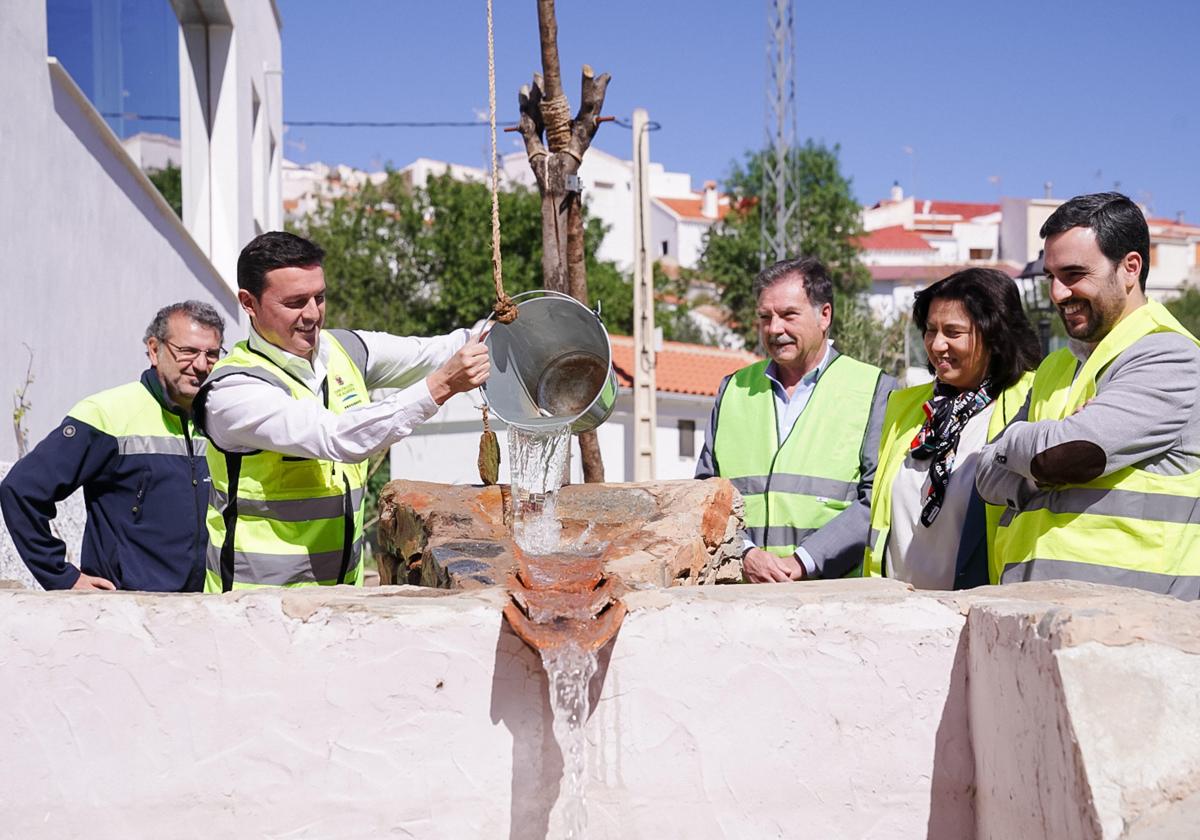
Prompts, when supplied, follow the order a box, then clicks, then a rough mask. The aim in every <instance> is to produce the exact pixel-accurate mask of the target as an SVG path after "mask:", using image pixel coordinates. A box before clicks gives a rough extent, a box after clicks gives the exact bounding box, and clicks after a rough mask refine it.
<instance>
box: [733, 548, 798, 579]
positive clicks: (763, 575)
mask: <svg viewBox="0 0 1200 840" xmlns="http://www.w3.org/2000/svg"><path fill="white" fill-rule="evenodd" d="M742 572H743V574H745V576H746V580H748V581H750V582H751V583H786V582H787V581H789V580H803V579H804V567H803V566H801V565H800V561H799V560H797V559H796V555H794V554H789V555H788V556H787V557H776V556H775V555H774V554H772V553H770V552H769V551H763V550H762V549H761V548H752V549H750V550H749V551H747V552H746V554H745V556H744V557H742Z"/></svg>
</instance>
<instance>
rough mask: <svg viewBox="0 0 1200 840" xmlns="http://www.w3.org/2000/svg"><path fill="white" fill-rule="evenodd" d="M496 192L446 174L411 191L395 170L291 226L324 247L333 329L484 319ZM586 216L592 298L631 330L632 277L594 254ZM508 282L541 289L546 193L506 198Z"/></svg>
mask: <svg viewBox="0 0 1200 840" xmlns="http://www.w3.org/2000/svg"><path fill="white" fill-rule="evenodd" d="M491 213H492V210H491V193H490V191H489V189H488V187H487V185H486V184H481V183H476V182H465V181H457V180H454V179H453V178H451V177H450V176H448V175H444V176H440V177H435V178H431V179H430V180H429V182H428V184H427V185H426V186H425V187H424V188H421V187H413V186H412V185H410V184H409V183H408V181H407V179H406V178H404V177H403V176H402V175H400V174H399V173H397V172H390V173H389V174H388V177H387V180H386V181H384V182H383V183H382V184H378V185H376V184H367V185H365V186H364V187H363V188H362V189H361V190H360V191H358V192H356V193H354V194H353V195H348V196H343V197H341V198H338V199H336V200H334V201H333V202H332V203H330V204H328V205H326V206H324V207H322V208H321V209H320V210H318V211H317V212H316V213H315V214H313V215H311V216H309V217H307V218H305V219H301V220H300V221H299V222H298V223H296V224H294V225H292V226H291V229H293V230H294V231H295V232H296V233H299V234H301V235H303V236H307V237H308V238H310V239H312V240H314V241H315V242H317V243H318V244H320V245H321V246H322V247H323V248H325V250H326V253H327V256H326V258H325V280H326V284H327V286H328V290H327V293H326V308H327V316H326V317H327V320H328V323H329V325H330V326H343V327H355V328H358V329H372V330H384V331H387V332H392V333H398V334H401V335H405V334H421V335H432V334H438V333H444V332H448V331H450V330H452V329H455V328H457V327H461V326H465V325H470V324H472V323H474V322H475V321H477V320H478V319H480V318H483V317H485V316H486V315H487V314H488V313H489V312H490V311H491V307H492V302H493V301H494V299H495V290H494V288H493V285H492V263H491V259H492V229H491V219H492V216H491ZM604 232H605V231H604V227H603V225H602V224H601V222H600V220H599V219H588V220H587V222H586V231H585V242H586V245H585V247H586V252H587V254H588V255H589V256H588V290H589V296H590V302H591V303H592V305H595V304H596V303H597V302H599V303H600V304H601V305H602V309H603V314H604V321H605V324H606V325H607V326H608V328H609V329H610V330H612V331H613V332H618V333H628V332H629V331H630V330H631V329H632V325H633V314H632V308H633V300H632V292H631V290H630V285H629V281H628V279H627V278H626V277H625V276H624V275H622V274H621V272H620V271H619V270H618V269H617V268H616V266H615V265H613V264H612V263H608V262H602V261H599V260H596V259H595V258H594V256H592V255H593V254H595V252H596V249H597V248H598V247H599V245H600V242H601V241H602V239H603V238H604ZM500 235H501V251H502V256H503V269H504V288H505V291H506V292H508V293H509V294H510V295H512V294H516V293H518V292H522V291H527V290H530V289H540V288H541V287H542V277H541V259H542V242H541V237H542V227H541V199H540V197H539V196H538V194H537V193H536V192H535V191H532V190H529V189H526V188H523V187H519V186H518V187H513V188H511V189H506V190H505V191H504V192H502V193H501V194H500Z"/></svg>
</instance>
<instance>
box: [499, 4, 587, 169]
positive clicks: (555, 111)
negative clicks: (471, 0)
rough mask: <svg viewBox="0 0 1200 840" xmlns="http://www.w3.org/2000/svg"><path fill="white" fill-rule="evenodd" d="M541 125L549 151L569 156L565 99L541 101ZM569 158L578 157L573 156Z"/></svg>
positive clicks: (569, 143) (558, 97) (569, 112)
mask: <svg viewBox="0 0 1200 840" xmlns="http://www.w3.org/2000/svg"><path fill="white" fill-rule="evenodd" d="M489 2H490V0H489ZM542 123H543V124H545V126H546V142H547V144H548V145H549V146H550V151H552V152H567V153H568V154H570V151H569V149H568V148H567V147H568V146H570V145H571V106H570V105H569V104H568V103H567V97H565V96H556V97H554V98H553V99H543V100H542ZM571 156H572V157H574V158H578V157H579V156H578V155H575V154H572V155H571Z"/></svg>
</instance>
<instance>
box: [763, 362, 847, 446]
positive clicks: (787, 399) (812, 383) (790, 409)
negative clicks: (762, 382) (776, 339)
mask: <svg viewBox="0 0 1200 840" xmlns="http://www.w3.org/2000/svg"><path fill="white" fill-rule="evenodd" d="M832 347H833V342H832V341H828V340H827V341H826V343H825V355H824V356H822V357H821V361H820V362H818V363H817V366H816V367H814V368H813V369H812V370H810V371H809V372H808V373H806V374H804V376H802V377H801V378H800V381H799V382H797V383H796V387H795V389H793V390H792V394H791V396H788V392H787V388H785V387H783V383H782V382H780V381H779V366H778V365H777V364H775V362H773V361H772V362H771V363H770V364H769V365H767V369H766V370H765V371H764V373H765V374H766V377H767V379H768V380H770V382H771V393H773V394H774V395H775V422H776V424H777V426H778V431H779V443H780V444H782V443H783V442H784V440H786V439H787V436H788V435H789V434H791V431H792V427H793V426H795V425H796V421H797V420H799V419H800V415H801V414H803V413H804V409H805V407H806V406H807V405H808V400H809V398H810V397H812V393H813V389H814V388H816V387H817V380H818V379H820V378H821V374H822V373H824V371H825V368H827V367H829V362H830V361H832V358H831V357H832V356H833V354H832V353H831V352H830V349H831V348H832Z"/></svg>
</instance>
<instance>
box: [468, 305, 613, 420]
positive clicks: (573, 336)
mask: <svg viewBox="0 0 1200 840" xmlns="http://www.w3.org/2000/svg"><path fill="white" fill-rule="evenodd" d="M522 298H524V300H522ZM513 300H514V301H516V302H517V320H515V321H513V322H512V323H511V324H501V323H500V322H498V321H496V322H493V323H492V324H491V329H490V330H489V332H488V334H487V337H486V338H485V339H484V344H486V345H487V348H488V352H489V353H490V354H491V358H492V373H491V376H490V377H488V381H487V382H486V383H484V385H483V398H484V399H485V400H486V401H487V404H488V408H489V409H491V411H492V412H493V413H495V415H496V416H497V417H499V418H500V419H501V420H503V421H504V422H505V423H507V424H508V425H510V426H520V427H522V428H525V429H535V430H545V429H549V428H552V427H554V426H561V425H563V424H564V423H568V424H570V426H571V431H572V432H574V433H575V434H578V433H580V432H587V431H591V430H592V429H594V428H596V427H597V426H599V425H600V424H601V423H603V422H604V421H605V420H607V419H608V417H609V415H610V414H612V412H613V407H614V406H615V405H616V402H617V377H616V374H615V373H613V369H612V345H611V344H610V343H609V341H608V331H607V330H605V329H604V324H603V323H602V322H601V321H600V316H599V314H598V313H596V312H593V311H592V310H590V309H588V308H587V307H586V306H584V305H583V304H582V303H580V302H579V301H577V300H575V298H573V297H571V296H569V295H564V294H562V293H561V292H552V291H548V290H545V291H544V290H541V289H535V290H533V291H529V292H522V293H521V294H519V295H513Z"/></svg>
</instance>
